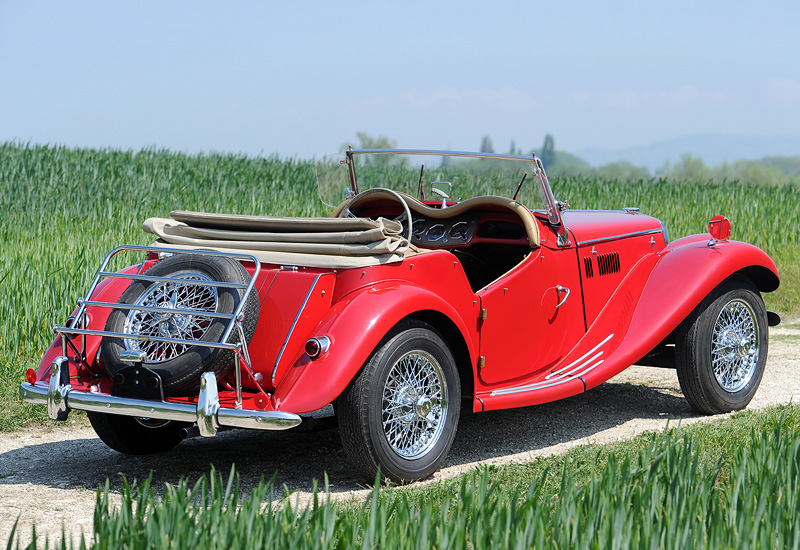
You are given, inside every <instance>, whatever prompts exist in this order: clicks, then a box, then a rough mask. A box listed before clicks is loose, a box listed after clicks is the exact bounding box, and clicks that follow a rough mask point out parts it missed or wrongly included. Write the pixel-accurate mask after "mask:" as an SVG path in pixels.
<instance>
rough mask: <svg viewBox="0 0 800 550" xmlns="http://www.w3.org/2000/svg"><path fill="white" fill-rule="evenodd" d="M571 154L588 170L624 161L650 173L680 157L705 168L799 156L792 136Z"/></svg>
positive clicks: (697, 139) (693, 138)
mask: <svg viewBox="0 0 800 550" xmlns="http://www.w3.org/2000/svg"><path fill="white" fill-rule="evenodd" d="M574 153H575V154H576V155H577V156H578V157H580V158H581V159H583V160H585V161H586V162H588V163H589V164H591V165H592V166H602V165H604V164H609V163H612V162H620V161H627V162H630V163H631V164H634V165H636V166H644V167H646V168H647V169H648V170H650V171H651V172H655V171H656V170H657V169H659V168H661V167H662V166H664V164H665V163H666V162H667V161H670V162H672V163H675V162H677V161H679V160H680V158H681V155H683V154H685V153H690V154H691V155H692V156H695V157H700V158H702V159H703V161H704V162H705V163H706V164H707V165H708V166H717V165H719V164H722V163H724V162H728V163H733V162H736V161H737V160H755V159H762V158H764V157H779V156H800V135H796V136H730V135H723V134H695V135H690V136H683V137H679V138H674V139H667V140H661V141H654V142H652V143H650V144H648V145H644V146H639V147H629V148H623V149H597V148H590V149H581V150H579V151H574Z"/></svg>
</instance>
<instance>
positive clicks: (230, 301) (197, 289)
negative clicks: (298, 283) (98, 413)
mask: <svg viewBox="0 0 800 550" xmlns="http://www.w3.org/2000/svg"><path fill="white" fill-rule="evenodd" d="M147 275H152V276H158V277H170V276H175V277H176V279H177V280H178V281H179V280H180V279H181V278H182V279H190V278H191V279H195V280H197V279H201V280H203V279H205V280H210V281H217V282H232V283H242V284H246V283H248V282H249V281H250V274H249V273H248V272H247V270H246V269H245V268H244V267H243V266H242V264H240V263H239V262H237V261H236V260H234V259H233V258H228V257H223V256H205V255H200V254H177V255H175V256H172V257H170V258H167V259H165V260H162V261H160V262H158V263H156V264H155V265H153V267H151V268H150V269H148V270H147ZM179 293H180V296H178V294H179ZM243 294H244V289H227V288H218V287H213V286H198V285H186V284H180V283H172V282H169V283H163V282H148V281H134V282H133V283H132V284H131V286H130V287H128V289H127V290H125V292H123V293H122V295H121V296H120V298H119V300H118V303H125V304H135V303H147V304H149V305H158V306H166V307H165V310H168V308H170V307H172V308H175V307H179V308H180V307H182V308H184V309H186V308H189V309H192V308H193V307H199V306H198V305H197V304H198V302H202V306H203V307H205V308H207V310H208V311H216V312H218V313H233V312H234V311H235V310H236V308H237V306H238V305H239V302H240V300H241V297H242V295H243ZM190 301H193V304H190ZM258 309H259V308H258V293H257V292H255V291H253V292H251V293H250V296H249V297H248V299H247V303H246V304H245V307H244V314H245V318H244V323H243V328H244V333H245V337H246V339H247V342H248V343H249V342H250V339H251V338H252V337H253V333H254V332H255V330H256V325H257V324H258ZM227 323H228V320H227V319H219V318H216V319H215V318H209V317H202V316H187V315H180V316H169V315H167V316H164V315H162V314H152V313H147V312H144V311H138V310H131V311H129V310H123V309H115V310H113V311H112V312H111V315H109V317H108V322H107V323H106V330H107V331H109V332H118V333H124V334H143V333H149V334H151V335H155V336H159V335H161V336H169V337H173V338H175V337H178V336H183V337H185V335H186V334H187V333H188V332H191V337H192V338H193V339H199V340H205V341H215V342H219V341H220V339H221V338H222V335H223V334H224V332H225V327H226V325H227ZM162 331H163V332H162ZM231 341H234V342H235V341H238V336H236V333H234V336H232V337H231ZM126 349H142V350H143V351H146V352H147V353H148V361H147V362H146V363H145V364H144V366H146V367H147V368H149V369H151V370H153V371H155V372H156V373H158V374H159V376H161V380H162V382H163V386H164V395H165V396H180V395H193V394H196V393H197V391H198V390H199V388H200V375H201V374H202V373H204V372H214V373H216V375H217V378H218V379H219V378H221V377H223V376H224V375H225V374H226V373H227V372H228V371H229V370H230V369H231V368H232V367H233V365H234V362H235V355H234V353H233V352H232V351H230V350H220V349H214V348H207V347H201V346H184V345H181V344H178V345H174V344H163V343H159V342H155V341H152V340H151V341H147V342H137V341H136V340H122V339H119V338H109V337H105V338H103V345H102V348H101V355H100V357H101V360H102V362H103V366H104V367H105V369H106V372H107V373H108V374H109V376H111V377H113V376H114V374H116V372H117V371H119V370H120V369H122V368H124V367H127V366H130V363H127V362H124V361H122V360H121V359H120V353H121V352H122V351H124V350H126Z"/></svg>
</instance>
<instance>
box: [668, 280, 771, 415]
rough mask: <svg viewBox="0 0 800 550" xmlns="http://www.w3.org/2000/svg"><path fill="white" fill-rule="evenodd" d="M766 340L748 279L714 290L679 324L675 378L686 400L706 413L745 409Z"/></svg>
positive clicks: (763, 314) (763, 315)
mask: <svg viewBox="0 0 800 550" xmlns="http://www.w3.org/2000/svg"><path fill="white" fill-rule="evenodd" d="M767 340H768V335H767V311H766V308H765V307H764V302H763V300H762V299H761V295H760V294H759V293H758V289H756V288H755V286H753V284H752V283H751V282H750V280H749V279H746V278H744V277H739V276H736V277H731V278H730V279H728V280H726V281H725V282H723V283H722V284H721V285H720V286H718V287H717V288H716V289H714V291H713V292H712V293H711V294H709V295H708V296H707V297H706V298H705V299H704V300H703V301H702V302H701V303H700V305H699V306H698V307H697V308H696V309H695V310H694V311H693V312H692V314H691V315H690V316H689V318H687V319H686V320H685V321H684V322H683V324H682V325H681V326H680V328H679V329H678V334H677V340H676V343H675V358H676V367H677V370H678V381H679V382H680V386H681V390H683V394H684V396H685V397H686V400H687V401H689V404H690V405H691V406H692V407H693V408H694V409H696V410H697V411H699V412H702V413H705V414H719V413H725V412H730V411H737V410H740V409H743V408H745V407H746V406H747V404H748V403H750V400H751V399H752V398H753V395H755V393H756V390H757V389H758V386H759V384H760V383H761V377H762V376H763V375H764V366H765V364H766V362H767Z"/></svg>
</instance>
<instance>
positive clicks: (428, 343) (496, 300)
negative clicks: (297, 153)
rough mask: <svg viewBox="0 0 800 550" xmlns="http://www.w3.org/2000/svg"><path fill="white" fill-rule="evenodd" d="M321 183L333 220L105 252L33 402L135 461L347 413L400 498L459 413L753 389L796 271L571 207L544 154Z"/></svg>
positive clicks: (741, 246)
mask: <svg viewBox="0 0 800 550" xmlns="http://www.w3.org/2000/svg"><path fill="white" fill-rule="evenodd" d="M317 179H318V183H319V187H320V194H321V197H322V198H323V202H325V203H326V204H328V205H331V206H332V207H335V208H334V210H333V212H332V214H331V216H330V217H329V218H279V217H264V216H244V215H225V214H206V213H197V212H186V211H178V212H172V213H171V218H169V219H164V218H151V219H148V220H146V221H145V223H144V229H145V231H147V232H149V233H152V234H153V235H154V236H155V237H156V239H155V242H153V244H151V245H150V246H120V247H118V248H116V249H114V250H112V251H111V252H110V253H109V254H108V256H107V257H106V259H105V260H104V261H103V263H102V265H101V266H100V268H99V271H98V273H97V275H96V277H95V279H94V281H93V282H92V284H91V287H90V288H89V290H88V291H87V293H86V294H85V296H84V297H83V298H82V299H80V300H78V308H77V309H76V310H75V312H74V314H73V315H72V316H71V317H70V318H69V320H68V321H67V322H66V323H65V324H64V325H63V326H56V327H54V330H55V332H56V333H57V338H56V340H55V342H54V343H53V345H52V346H51V347H50V349H48V350H47V352H46V354H45V356H44V358H43V360H42V363H41V365H40V367H39V369H38V371H37V370H33V369H30V370H29V371H28V373H27V380H28V381H27V382H26V383H23V384H22V385H21V388H20V395H21V397H22V399H24V400H25V401H28V402H31V403H37V404H42V405H46V406H47V408H48V412H49V416H50V417H51V418H53V419H54V420H64V419H66V418H67V415H68V414H69V412H70V411H71V410H83V411H87V412H88V416H89V420H90V422H91V424H92V426H93V427H94V429H95V431H96V432H97V434H98V436H99V437H100V438H101V439H102V440H103V441H104V442H105V443H106V444H108V446H109V447H111V448H112V449H115V450H117V451H119V452H122V453H131V454H143V453H154V452H161V451H166V450H168V449H171V448H172V447H174V446H175V445H177V444H178V443H179V442H180V441H181V440H182V439H183V438H186V437H192V436H196V435H200V436H205V437H211V436H214V435H215V434H216V433H217V432H218V431H219V430H221V429H227V428H251V429H261V430H283V429H288V428H293V427H295V426H298V425H299V424H300V423H301V422H303V419H304V415H306V414H308V413H312V412H314V411H318V410H320V409H323V408H325V407H327V406H328V405H331V404H333V406H334V410H335V414H336V417H337V419H338V429H339V431H340V434H341V440H342V444H343V447H344V449H345V451H346V454H347V456H348V457H349V458H350V460H351V461H352V462H353V464H354V465H356V466H357V468H358V469H359V470H360V471H361V472H362V473H363V474H364V476H365V477H366V479H367V480H373V479H374V478H375V475H376V473H377V472H378V470H379V469H380V472H381V475H382V476H384V477H385V478H389V479H391V480H393V481H395V482H400V483H403V482H408V481H413V480H419V479H422V478H425V477H427V476H429V475H430V474H431V473H433V472H434V471H435V470H436V469H437V468H438V467H439V465H440V464H441V463H442V461H443V460H444V458H445V456H446V455H447V453H448V450H449V449H450V446H451V444H452V442H453V438H454V437H455V433H456V428H457V425H458V420H459V415H460V414H461V412H462V409H463V410H471V411H473V412H481V411H487V410H492V409H502V408H507V407H522V406H528V405H535V404H538V403H545V402H548V401H553V400H556V399H562V398H565V397H568V396H572V395H575V394H578V393H581V392H585V391H587V390H589V389H591V388H593V387H594V386H597V385H598V384H601V383H602V382H604V381H606V380H608V379H609V378H611V377H612V376H614V375H616V374H617V373H619V372H620V371H622V370H623V369H625V368H627V367H628V366H630V365H631V364H634V363H638V364H651V365H661V366H671V367H674V368H676V369H677V371H678V377H679V380H680V384H681V388H682V389H683V392H684V394H685V396H686V398H687V400H688V401H689V403H690V404H691V405H692V407H694V408H695V409H697V410H698V411H701V412H703V413H709V414H713V413H721V412H725V411H731V410H737V409H741V408H743V407H745V406H746V405H747V404H748V403H749V401H750V400H751V398H752V397H753V394H754V393H755V391H756V389H757V388H758V385H759V383H760V381H761V377H762V374H763V372H764V365H765V361H766V357H767V327H768V325H775V324H777V323H778V322H779V321H780V318H779V317H778V315H776V314H775V313H772V312H768V311H766V309H765V307H764V303H763V301H762V299H761V295H760V293H761V292H771V291H774V290H775V289H777V288H778V285H779V278H778V272H777V269H776V267H775V264H774V263H773V261H772V260H771V259H770V258H769V257H768V256H767V255H766V254H765V253H764V252H763V251H761V250H760V249H758V248H756V247H754V246H752V245H749V244H746V243H741V242H735V241H730V240H728V236H729V234H730V231H731V226H730V223H729V222H728V220H727V219H725V218H724V217H722V216H716V217H714V218H712V220H711V223H710V224H709V231H710V235H709V234H702V235H693V236H690V237H684V238H682V239H678V240H676V241H674V242H670V241H669V239H668V237H667V230H666V228H665V227H664V224H663V223H662V222H660V221H659V220H657V219H655V218H652V217H650V216H646V215H643V214H640V213H639V212H638V209H636V208H622V209H621V210H616V211H577V210H570V209H569V208H568V205H567V204H566V203H564V202H559V201H556V200H555V199H554V196H553V193H552V191H551V188H550V184H549V182H548V180H547V176H546V174H545V171H544V169H543V167H542V163H541V161H540V160H539V159H538V158H536V157H535V156H534V157H524V156H513V155H494V154H482V153H460V152H442V151H398V150H348V151H346V152H345V153H342V154H341V155H337V156H334V157H328V158H325V159H323V160H322V161H321V162H319V163H318V165H317ZM744 221H745V222H746V220H744ZM131 256H134V257H135V259H134V260H133V261H131ZM120 258H121V259H120ZM120 262H121V263H120ZM117 263H119V264H120V265H119V267H117V266H116V265H115V264H117ZM127 264H132V265H128V266H127V267H125V265H127ZM112 266H113V267H112ZM467 407H468V409H467Z"/></svg>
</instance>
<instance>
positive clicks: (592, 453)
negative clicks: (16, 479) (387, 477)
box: [9, 406, 800, 550]
mask: <svg viewBox="0 0 800 550" xmlns="http://www.w3.org/2000/svg"><path fill="white" fill-rule="evenodd" d="M799 479H800V409H798V407H796V406H785V407H779V408H777V409H768V410H766V411H759V412H743V413H739V414H737V415H734V417H732V418H729V419H726V420H723V421H718V422H713V423H708V424H702V425H694V426H690V427H687V428H680V429H677V430H669V431H666V432H664V433H661V434H644V435H642V436H639V437H637V438H636V439H634V440H631V441H624V442H620V443H617V444H614V445H606V446H602V447H593V446H584V447H578V448H575V449H572V450H571V451H569V452H568V453H566V454H564V455H561V456H551V457H546V458H540V459H537V460H534V461H532V462H529V463H527V464H522V465H511V466H504V467H491V468H490V467H487V468H482V469H480V470H478V471H477V472H475V473H473V474H472V475H466V476H462V477H460V478H456V479H450V480H445V481H441V482H438V483H434V484H430V485H427V486H412V487H410V488H403V489H383V490H381V489H378V488H375V489H374V490H373V492H372V495H371V497H370V498H368V499H367V500H366V502H364V503H355V504H347V503H344V504H337V503H333V502H330V500H329V499H328V498H327V497H326V496H325V495H324V493H323V494H320V495H318V497H316V498H314V499H313V501H312V503H311V504H310V505H305V506H297V505H295V504H294V503H295V501H294V500H293V498H292V497H291V495H289V496H287V497H286V498H284V499H283V500H281V499H280V498H278V499H276V498H275V496H276V495H277V496H280V495H281V493H280V489H279V488H276V487H274V486H273V485H271V484H270V483H267V484H262V485H261V486H260V487H258V488H257V489H255V490H254V491H253V492H252V493H251V494H247V495H245V494H242V493H240V491H239V485H238V481H237V478H236V477H235V475H234V473H233V472H231V473H230V475H225V476H224V477H223V476H221V475H219V474H218V473H216V472H214V471H213V470H212V472H211V473H210V475H209V476H208V477H207V478H203V479H201V480H200V481H199V482H197V484H194V485H190V484H189V483H187V482H186V481H181V482H180V483H178V484H177V485H166V486H164V487H153V486H152V485H151V484H150V483H149V481H146V482H144V483H143V484H140V485H138V486H128V485H124V486H123V488H122V491H121V504H120V505H118V506H117V505H113V504H111V502H112V500H111V499H110V498H109V488H108V487H106V489H105V491H100V492H98V499H97V506H96V509H95V518H94V534H93V536H90V538H89V540H87V541H86V542H87V543H88V546H89V547H92V548H115V549H116V548H121V549H124V548H131V549H133V548H176V549H178V548H215V549H222V548H247V549H248V550H249V549H253V548H297V549H305V548H331V549H334V548H342V549H344V548H347V549H350V548H397V549H402V548H409V549H411V548H439V549H449V548H452V549H462V548H463V549H467V548H472V549H482V548H504V549H505V548H543V549H544V548H587V549H595V548H596V549H599V548H602V549H629V548H642V549H653V548H659V549H670V548H675V549H684V548H709V549H718V548H752V549H772V548H798V546H800V483H799V482H798V480H799ZM156 490H157V491H156ZM270 502H271V503H272V505H271V507H270V505H269V504H268V503H270ZM21 529H23V530H26V531H27V529H29V527H27V526H26V527H24V528H21ZM27 532H29V531H27ZM65 540H69V537H65ZM9 542H10V543H11V542H13V541H9ZM36 542H38V544H39V546H40V547H41V546H42V545H43V542H44V541H42V540H41V539H39V540H38V541H36ZM12 546H13V545H12V544H10V545H9V547H12Z"/></svg>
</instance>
